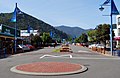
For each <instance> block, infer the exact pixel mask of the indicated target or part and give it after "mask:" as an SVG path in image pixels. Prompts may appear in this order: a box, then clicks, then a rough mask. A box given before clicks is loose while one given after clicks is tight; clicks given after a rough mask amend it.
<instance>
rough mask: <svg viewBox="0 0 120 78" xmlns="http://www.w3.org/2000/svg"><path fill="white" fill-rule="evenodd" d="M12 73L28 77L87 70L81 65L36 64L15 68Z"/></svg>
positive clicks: (66, 63)
mask: <svg viewBox="0 0 120 78" xmlns="http://www.w3.org/2000/svg"><path fill="white" fill-rule="evenodd" d="M10 70H11V71H12V72H15V73H19V74H26V75H45V76H46V75H51V76H52V75H53V76H54V75H70V74H77V73H82V72H84V71H86V70H87V68H86V67H85V66H83V65H80V64H74V63H68V62H36V63H29V64H22V65H17V66H14V67H12V68H11V69H10Z"/></svg>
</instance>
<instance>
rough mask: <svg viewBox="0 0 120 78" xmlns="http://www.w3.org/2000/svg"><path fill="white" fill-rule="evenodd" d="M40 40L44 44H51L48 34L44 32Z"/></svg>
mask: <svg viewBox="0 0 120 78" xmlns="http://www.w3.org/2000/svg"><path fill="white" fill-rule="evenodd" d="M42 40H43V43H44V44H45V43H50V42H52V38H51V37H50V34H49V33H45V32H44V33H43V35H42Z"/></svg>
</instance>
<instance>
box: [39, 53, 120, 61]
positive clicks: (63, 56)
mask: <svg viewBox="0 0 120 78" xmlns="http://www.w3.org/2000/svg"><path fill="white" fill-rule="evenodd" d="M66 56H69V58H72V59H79V60H82V59H83V60H87V59H88V60H120V57H115V58H107V57H106V58H105V57H103V58H102V57H73V56H72V55H71V54H66V55H59V56H58V55H49V54H45V55H43V56H41V57H40V59H42V58H44V57H62V58H66Z"/></svg>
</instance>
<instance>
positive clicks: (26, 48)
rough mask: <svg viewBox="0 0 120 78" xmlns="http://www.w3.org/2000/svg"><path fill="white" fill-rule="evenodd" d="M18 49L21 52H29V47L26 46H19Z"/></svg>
mask: <svg viewBox="0 0 120 78" xmlns="http://www.w3.org/2000/svg"><path fill="white" fill-rule="evenodd" d="M18 47H19V48H21V49H22V50H23V51H29V50H30V48H29V47H27V46H25V45H23V44H19V45H18Z"/></svg>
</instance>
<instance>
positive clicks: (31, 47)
mask: <svg viewBox="0 0 120 78" xmlns="http://www.w3.org/2000/svg"><path fill="white" fill-rule="evenodd" d="M26 46H27V47H29V48H30V50H34V49H35V47H34V46H33V45H31V44H26Z"/></svg>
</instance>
